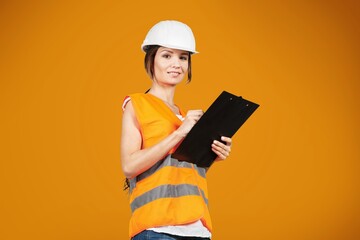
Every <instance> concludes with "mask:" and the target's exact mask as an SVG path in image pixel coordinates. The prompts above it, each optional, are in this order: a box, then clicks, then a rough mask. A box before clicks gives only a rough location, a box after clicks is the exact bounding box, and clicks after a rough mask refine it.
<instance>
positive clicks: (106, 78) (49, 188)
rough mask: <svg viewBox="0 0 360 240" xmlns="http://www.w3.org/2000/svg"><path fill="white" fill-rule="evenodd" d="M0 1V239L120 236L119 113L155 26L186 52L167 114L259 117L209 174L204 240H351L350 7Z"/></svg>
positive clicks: (355, 86)
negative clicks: (192, 43) (226, 95)
mask: <svg viewBox="0 0 360 240" xmlns="http://www.w3.org/2000/svg"><path fill="white" fill-rule="evenodd" d="M55 2H56V1H14V2H13V3H12V2H10V1H1V3H0V106H1V118H0V126H1V133H0V135H1V143H0V144H1V151H0V158H1V162H0V164H1V165H0V171H1V172H0V181H1V197H0V207H1V209H0V211H1V213H0V216H1V217H0V218H1V224H0V239H3V240H13V239H37V240H41V239H47V240H49V239H50V240H56V239H67V240H71V239H74V240H75V239H87V240H95V239H98V240H102V239H107V240H111V239H113V240H115V239H127V235H128V220H129V214H130V211H129V206H128V199H127V195H126V193H125V192H123V191H122V185H123V179H124V176H123V174H122V172H121V166H120V158H119V155H120V153H119V143H120V132H121V129H120V127H121V116H122V112H121V104H122V100H123V98H124V96H125V95H126V94H129V93H134V92H142V91H145V90H146V89H148V88H149V86H150V80H149V79H148V78H147V76H146V73H145V71H144V69H143V57H144V54H143V53H142V52H141V51H140V45H141V43H142V41H143V38H144V37H145V34H146V33H147V31H148V30H149V28H150V27H151V26H152V25H154V24H155V23H156V22H158V21H159V20H164V19H177V20H180V21H183V22H185V23H187V24H188V25H189V26H191V28H192V29H193V31H194V33H195V36H196V40H197V49H198V51H199V52H200V54H198V55H195V56H194V57H193V81H192V83H191V84H189V85H186V84H182V85H181V86H179V89H178V93H177V96H176V103H177V104H179V105H180V106H183V107H184V108H187V109H191V108H203V109H204V110H205V109H206V108H207V107H208V106H209V104H210V103H211V102H212V101H213V100H214V99H215V97H216V96H217V95H218V94H219V93H220V92H221V91H222V90H227V91H230V92H232V93H235V94H238V95H242V96H243V97H246V98H248V99H250V100H253V101H255V102H257V103H259V104H260V105H261V106H260V108H259V109H258V110H257V111H256V112H255V114H254V115H253V116H251V118H250V119H249V121H248V122H246V123H245V125H244V126H243V127H242V128H241V129H240V131H239V132H238V133H237V134H236V135H235V137H234V138H233V140H234V145H233V151H232V155H231V157H230V158H229V159H228V160H226V161H225V162H222V163H217V164H216V165H214V166H212V169H211V170H210V172H209V174H208V180H209V191H210V207H211V209H210V210H211V213H212V218H213V224H214V229H215V230H214V234H213V236H214V238H213V239H221V240H224V239H244V240H258V239H259V240H260V239H269V240H270V239H277V240H285V239H286V240H288V239H290V240H297V239H299V240H300V239H301V240H323V239H325V240H331V239H339V240H340V239H341V240H344V239H360V206H359V203H360V198H359V184H360V179H359V178H360V176H359V170H360V169H359V167H360V166H359V165H360V164H359V160H360V154H359V140H360V139H359V138H360V131H359V130H360V128H359V122H360V111H359V90H360V87H359V85H360V83H359V81H360V65H359V63H360V57H359V56H360V54H359V53H360V49H359V46H360V44H359V42H360V28H359V22H360V5H359V3H358V1H320V0H315V1H310V0H308V1H246V2H245V1H229V0H221V1H220V0H216V1H215V0H208V1H200V0H198V1H196V0H193V1H190V0H182V1H175V2H174V1H172V2H169V1H143V2H138V1H121V0H118V1H58V3H55Z"/></svg>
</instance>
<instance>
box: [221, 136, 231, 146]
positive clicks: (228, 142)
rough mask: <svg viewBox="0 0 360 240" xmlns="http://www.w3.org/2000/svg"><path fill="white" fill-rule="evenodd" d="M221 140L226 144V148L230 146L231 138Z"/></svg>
mask: <svg viewBox="0 0 360 240" xmlns="http://www.w3.org/2000/svg"><path fill="white" fill-rule="evenodd" d="M221 140H222V141H224V142H226V145H227V146H231V143H232V140H231V138H229V137H225V136H222V137H221Z"/></svg>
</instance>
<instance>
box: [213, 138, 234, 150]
mask: <svg viewBox="0 0 360 240" xmlns="http://www.w3.org/2000/svg"><path fill="white" fill-rule="evenodd" d="M213 143H214V144H215V145H216V146H218V147H220V148H223V149H225V150H226V151H228V152H230V150H231V143H226V144H229V145H225V144H223V143H222V142H220V141H217V140H214V142H213Z"/></svg>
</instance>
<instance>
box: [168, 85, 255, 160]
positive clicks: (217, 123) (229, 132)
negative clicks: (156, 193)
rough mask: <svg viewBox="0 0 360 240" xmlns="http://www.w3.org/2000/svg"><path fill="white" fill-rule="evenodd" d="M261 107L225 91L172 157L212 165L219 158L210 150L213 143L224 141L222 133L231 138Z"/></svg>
mask: <svg viewBox="0 0 360 240" xmlns="http://www.w3.org/2000/svg"><path fill="white" fill-rule="evenodd" d="M258 107H259V104H256V103H253V102H251V101H249V100H246V99H244V98H242V97H240V96H235V95H233V94H231V93H229V92H226V91H223V92H222V93H221V94H220V95H219V96H218V98H217V99H216V100H215V101H214V102H213V103H212V104H211V106H210V107H209V108H208V110H207V111H206V112H205V113H204V115H203V116H202V117H201V118H200V119H199V121H198V122H197V123H196V124H195V125H194V127H193V128H192V129H191V130H190V132H189V133H188V134H187V136H186V137H185V138H184V140H183V141H182V142H181V143H180V145H179V146H178V148H177V149H176V150H175V152H174V153H173V154H172V156H173V157H174V158H176V159H178V160H180V161H186V162H190V163H194V164H196V165H197V166H198V167H210V166H211V164H212V163H213V162H214V160H215V159H216V157H217V155H216V154H215V153H214V152H213V151H212V150H211V144H212V142H213V141H214V140H218V141H221V139H220V138H221V136H227V137H232V136H233V135H234V134H235V133H236V132H237V130H239V128H240V127H241V126H242V125H243V124H244V123H245V121H246V120H247V119H248V118H249V117H250V116H251V115H252V114H253V113H254V111H255V110H256V109H257V108H258Z"/></svg>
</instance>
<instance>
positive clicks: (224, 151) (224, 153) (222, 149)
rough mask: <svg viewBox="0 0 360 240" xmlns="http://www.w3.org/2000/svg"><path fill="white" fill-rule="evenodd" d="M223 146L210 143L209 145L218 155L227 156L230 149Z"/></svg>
mask: <svg viewBox="0 0 360 240" xmlns="http://www.w3.org/2000/svg"><path fill="white" fill-rule="evenodd" d="M223 146H224V147H220V146H218V145H216V144H214V143H213V144H212V145H211V147H212V149H213V151H214V152H215V153H216V154H217V155H218V156H219V157H225V158H226V157H228V156H229V154H230V151H229V150H230V149H228V148H227V147H226V146H225V145H223Z"/></svg>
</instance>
